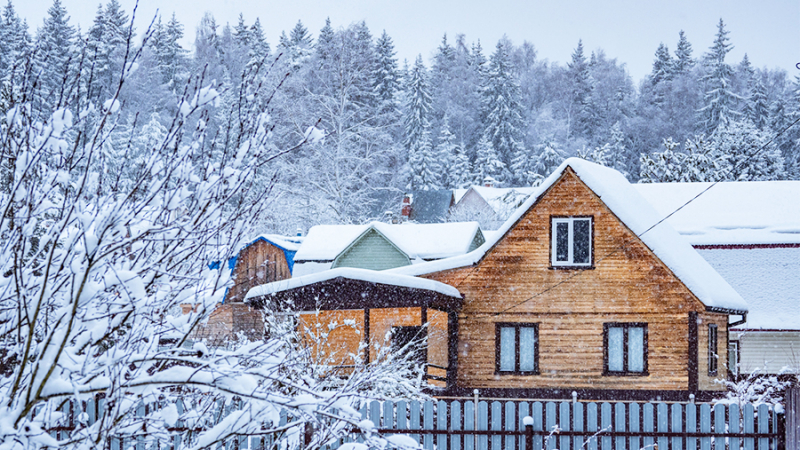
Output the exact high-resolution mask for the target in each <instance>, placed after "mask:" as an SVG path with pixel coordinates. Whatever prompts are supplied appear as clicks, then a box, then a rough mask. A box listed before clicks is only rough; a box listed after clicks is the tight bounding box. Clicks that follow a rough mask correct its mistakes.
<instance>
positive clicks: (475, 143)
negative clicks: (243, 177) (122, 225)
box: [0, 0, 800, 232]
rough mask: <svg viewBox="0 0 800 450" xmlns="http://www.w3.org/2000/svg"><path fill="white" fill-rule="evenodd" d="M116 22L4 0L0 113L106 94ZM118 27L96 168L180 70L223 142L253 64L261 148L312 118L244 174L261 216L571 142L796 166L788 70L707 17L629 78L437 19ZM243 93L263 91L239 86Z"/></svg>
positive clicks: (219, 149) (709, 164) (640, 174)
mask: <svg viewBox="0 0 800 450" xmlns="http://www.w3.org/2000/svg"><path fill="white" fill-rule="evenodd" d="M128 22H129V17H128V14H127V13H126V12H125V11H124V10H123V9H122V8H121V6H120V5H119V3H118V1H117V0H109V2H108V3H107V4H106V5H104V6H101V7H100V8H99V9H98V11H97V14H96V17H95V19H94V22H93V24H92V26H91V28H89V30H88V31H87V32H85V33H83V32H81V31H80V30H77V29H76V28H75V27H74V26H73V25H71V24H70V20H69V16H68V13H67V11H66V10H65V8H64V7H63V6H62V5H61V3H60V1H59V0H54V2H53V5H52V6H51V8H50V9H49V11H48V16H47V18H46V19H45V20H44V22H43V23H42V25H40V26H39V27H37V29H36V31H35V33H33V34H34V36H31V32H30V31H29V30H28V25H27V24H26V22H25V21H23V20H21V19H20V18H19V17H18V16H17V14H16V12H15V11H14V7H13V4H12V3H11V2H10V1H9V2H8V4H7V5H6V6H5V8H4V10H3V12H2V21H0V77H2V99H1V102H0V108H2V112H3V113H5V111H7V110H9V109H10V108H11V107H12V106H14V105H16V104H18V103H20V102H30V104H31V107H32V108H33V109H34V111H35V112H36V113H38V114H41V115H42V116H47V115H48V114H50V113H51V112H52V111H53V110H55V109H57V108H58V105H59V101H60V100H59V99H60V98H63V97H64V96H65V95H69V94H68V92H66V91H68V90H69V89H85V90H86V92H88V93H89V98H91V99H93V101H94V102H96V104H95V105H94V110H95V111H101V110H103V108H108V107H109V105H108V104H107V103H108V99H110V98H113V97H114V96H115V95H117V93H116V90H117V86H116V80H117V79H118V77H119V74H120V73H121V71H122V70H123V67H122V64H123V61H124V58H125V55H126V53H128V52H132V51H137V50H139V48H137V47H136V45H140V44H141V42H142V40H141V39H133V40H131V41H130V42H131V44H132V48H129V46H128V42H129V41H128V33H129V23H128ZM144 22H145V21H142V23H144ZM133 31H134V34H137V33H138V37H140V38H141V37H147V39H146V40H145V44H144V47H143V48H141V51H142V57H141V59H140V62H139V64H138V66H137V67H131V68H126V70H129V71H131V72H132V71H133V70H135V73H133V74H132V75H131V76H130V77H129V84H128V85H127V86H126V87H125V88H124V89H123V90H122V91H120V92H119V95H118V98H119V101H120V102H121V104H122V105H123V106H124V107H123V108H122V109H121V110H120V114H119V117H117V118H116V120H117V122H118V123H117V126H116V127H115V132H114V134H113V136H112V138H111V139H110V143H109V151H108V152H109V154H108V158H107V166H106V167H104V168H102V169H101V170H99V171H100V174H99V176H101V177H103V176H110V175H108V173H113V174H114V175H115V176H117V177H122V178H123V180H122V181H124V172H125V166H126V164H129V163H122V162H120V161H123V160H125V161H136V159H137V158H141V157H142V156H143V155H145V154H146V153H147V149H148V145H149V144H148V142H157V141H159V140H160V139H164V136H163V133H164V130H165V127H164V125H165V124H168V123H167V122H168V121H169V120H172V118H173V116H174V114H175V112H176V111H178V110H179V109H180V107H181V103H180V99H181V98H182V96H183V95H184V93H185V92H186V90H187V89H189V88H190V87H191V86H200V85H203V86H205V85H214V87H216V88H217V89H218V90H219V91H220V92H223V94H222V98H221V102H220V104H219V105H218V106H217V107H216V108H211V110H210V112H209V113H208V114H207V115H206V116H204V118H203V120H201V122H202V123H199V124H198V126H203V127H210V128H211V129H215V130H217V134H216V136H218V138H216V139H214V141H213V142H210V143H208V152H207V153H208V157H209V158H212V159H213V158H215V157H219V155H222V154H225V153H226V152H229V151H231V149H235V147H236V145H237V143H236V142H235V141H236V139H235V136H236V132H235V128H236V124H231V123H230V122H227V123H226V122H224V121H223V120H222V119H221V117H223V116H224V117H229V115H227V114H223V113H224V112H229V111H230V110H231V108H234V107H238V106H237V105H240V104H241V102H239V101H238V99H240V98H243V97H247V96H248V93H247V92H242V91H241V89H240V87H241V86H242V81H241V80H242V79H243V77H244V76H252V75H253V74H257V76H259V77H261V80H262V82H263V83H266V84H267V85H269V86H272V87H274V88H276V89H275V97H274V98H273V99H271V102H270V103H269V105H270V107H269V108H270V109H269V110H268V111H264V112H265V113H266V114H267V115H268V117H269V126H270V127H271V130H272V133H273V144H274V145H275V148H276V149H281V148H289V147H291V146H293V145H295V144H296V143H297V142H298V141H300V140H302V139H303V137H304V135H305V133H306V132H307V130H308V127H309V126H312V125H314V124H317V126H318V128H321V129H323V130H325V133H326V137H325V138H324V139H322V140H319V141H316V142H314V143H313V144H311V145H308V146H305V147H304V148H303V149H301V150H300V151H298V152H295V153H291V154H288V155H286V156H285V157H283V158H281V159H279V160H277V161H274V162H272V163H271V164H269V165H265V166H264V168H263V174H262V177H263V179H260V180H254V182H260V183H274V191H273V192H274V193H275V194H276V195H275V207H274V208H273V211H274V212H273V216H272V217H268V218H265V219H264V220H265V224H264V226H265V227H269V228H273V229H275V231H283V232H287V231H293V230H294V227H295V226H296V225H297V224H304V225H306V226H307V225H310V224H314V223H319V222H331V221H340V222H350V221H362V220H365V219H367V218H370V217H368V216H369V214H371V211H373V210H374V207H375V204H374V203H375V201H376V198H380V197H381V195H380V192H381V191H389V192H392V191H394V192H397V191H402V190H406V189H443V188H447V189H451V188H462V187H465V186H468V185H470V184H474V183H480V182H481V181H482V180H483V179H485V178H486V177H492V178H494V179H495V180H496V181H497V183H499V184H500V185H507V186H511V185H531V184H536V183H538V182H539V180H541V178H542V177H543V176H546V175H547V174H548V173H549V172H550V171H551V170H552V169H553V168H554V167H555V166H557V165H558V164H559V163H560V162H561V161H562V160H563V159H564V158H565V157H568V156H572V155H579V156H582V157H584V158H587V159H590V160H594V161H596V162H598V163H601V164H605V165H608V166H612V167H614V168H616V169H618V170H620V171H622V172H623V173H625V174H626V175H627V176H628V177H629V178H630V179H631V180H632V181H636V180H641V181H704V180H716V179H721V180H761V179H786V178H790V179H797V178H799V177H800V150H798V140H800V125H798V126H795V127H792V128H790V129H789V130H788V131H787V132H785V133H783V134H781V135H780V136H777V137H776V135H777V134H778V133H779V132H780V131H782V130H784V129H785V128H786V127H787V126H789V125H790V124H791V123H793V122H794V121H795V120H797V119H798V118H800V78H795V79H794V80H790V79H789V78H788V76H787V74H786V72H785V71H783V70H779V69H758V68H754V67H753V66H752V64H751V63H750V61H749V59H748V57H747V56H746V55H745V57H744V59H743V60H742V61H741V62H739V63H735V64H734V63H731V62H730V61H728V60H727V58H726V56H727V54H728V52H729V51H730V50H731V48H732V44H731V42H730V38H729V36H728V31H727V30H726V28H725V25H724V23H723V22H722V20H720V22H719V23H718V24H717V34H716V39H715V40H714V42H713V43H712V44H711V45H710V46H709V47H708V50H707V51H706V52H705V53H703V54H700V55H697V54H695V51H694V49H693V47H692V45H691V44H690V42H689V39H688V37H687V36H686V34H685V33H684V32H683V31H680V32H679V33H677V36H676V38H677V40H676V45H675V50H674V51H671V50H670V49H669V47H668V45H666V44H661V45H659V46H658V48H657V49H655V58H654V61H653V70H652V72H651V73H650V74H649V75H648V76H646V77H645V79H643V80H641V81H640V82H639V83H638V85H637V84H635V83H634V81H633V80H632V79H631V77H630V75H629V74H628V73H627V71H626V69H625V65H624V64H623V63H621V62H618V61H617V60H616V59H614V58H611V57H609V56H607V55H606V54H605V53H604V52H603V51H602V50H595V51H587V49H585V48H584V44H583V42H581V41H578V43H577V46H576V47H575V50H574V51H573V53H572V55H571V57H570V60H569V62H568V63H567V64H566V65H560V64H558V63H553V62H549V61H547V60H542V59H540V58H538V57H537V52H536V49H535V47H534V45H533V44H531V43H529V42H523V43H522V44H520V45H515V44H513V43H512V42H511V41H509V40H508V39H505V38H504V39H501V40H500V41H499V42H497V43H496V45H495V46H494V47H493V49H492V50H491V51H490V52H486V53H489V55H488V57H487V55H486V54H485V51H484V49H483V48H482V46H481V43H480V42H469V41H468V40H467V37H465V36H464V35H458V36H455V38H454V39H449V38H448V36H446V35H445V36H444V37H443V38H442V40H441V42H440V43H439V45H438V47H437V48H436V50H435V53H434V56H433V59H432V60H430V61H427V62H426V61H425V60H424V59H423V58H422V57H421V56H420V57H417V58H416V60H415V61H413V62H408V61H404V62H402V63H400V62H399V61H398V60H397V58H396V53H395V50H394V45H393V42H392V39H391V37H390V36H389V35H388V34H387V33H386V32H385V31H384V32H382V33H380V35H379V36H377V37H376V36H374V35H373V33H372V31H370V30H369V28H368V27H367V24H366V23H363V22H361V23H355V24H351V25H347V26H343V25H337V26H334V25H333V24H331V23H330V21H327V22H326V24H325V26H324V27H323V28H322V29H321V30H319V32H318V33H316V37H314V36H313V35H312V33H311V32H310V31H309V30H308V29H306V27H305V26H304V25H303V24H302V22H300V21H298V23H297V24H296V25H295V26H294V27H293V28H292V29H291V30H289V32H288V33H286V32H284V33H283V34H281V37H280V40H279V42H278V43H277V45H276V46H275V47H274V48H273V47H271V46H270V45H269V43H267V41H266V39H265V38H264V30H263V29H262V27H261V24H260V21H259V20H258V18H249V17H245V16H243V15H240V16H239V19H238V22H237V23H236V24H233V25H231V24H225V25H222V26H221V25H220V24H218V23H216V21H215V20H214V18H213V17H212V16H211V15H208V14H207V15H206V16H204V17H203V19H202V20H201V22H200V23H199V24H198V25H197V27H196V31H195V39H194V47H193V48H191V49H186V48H183V47H182V46H181V44H180V42H181V41H182V39H183V36H184V26H183V25H182V24H181V23H180V22H179V20H178V19H177V18H176V16H175V15H174V14H173V15H172V16H171V17H170V18H169V19H168V20H162V18H160V17H159V18H157V19H156V20H155V22H154V25H153V30H152V33H150V34H147V33H146V32H145V30H143V29H140V28H136V29H134V30H133ZM423 53H425V52H424V51H423ZM26 56H30V58H26ZM87 73H88V75H90V76H87ZM78 74H83V75H84V76H82V77H78V76H77V75H78ZM32 79H35V82H37V83H39V84H40V86H41V88H40V89H39V90H38V92H41V95H40V96H39V98H35V99H21V98H17V96H15V86H16V85H18V84H19V83H21V82H23V81H24V80H27V82H31V80H32ZM70 79H75V80H81V81H80V82H76V83H69V82H68V81H69V80H70ZM86 80H91V81H86ZM187 86H189V88H187ZM247 104H248V105H249V107H253V108H258V107H259V105H260V104H265V103H259V100H258V99H250V98H249V97H248V102H247ZM76 113H78V112H77V111H76ZM4 115H5V114H3V116H4ZM265 117H266V116H265ZM240 126H241V124H240ZM773 138H774V139H773ZM770 141H772V142H770ZM768 142H770V143H769V145H767V143H768ZM122 148H124V149H125V150H124V152H123V150H121V149H122ZM372 218H374V217H372Z"/></svg>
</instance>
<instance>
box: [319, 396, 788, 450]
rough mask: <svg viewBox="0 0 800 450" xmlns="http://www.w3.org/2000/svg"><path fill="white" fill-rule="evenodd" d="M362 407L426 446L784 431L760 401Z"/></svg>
mask: <svg viewBox="0 0 800 450" xmlns="http://www.w3.org/2000/svg"><path fill="white" fill-rule="evenodd" d="M362 414H363V415H365V417H366V418H368V419H370V420H371V421H372V422H373V423H374V424H375V425H376V426H377V427H378V431H379V432H380V433H382V434H387V435H388V434H406V435H409V436H411V437H412V438H414V439H415V440H416V441H417V442H419V443H421V444H422V445H423V447H424V448H425V449H428V450H432V449H434V448H435V449H437V450H529V449H530V450H539V449H547V450H554V449H558V450H579V449H587V450H629V449H630V450H638V449H642V448H647V449H658V450H684V449H686V450H694V449H700V450H711V449H714V450H722V449H725V450H733V449H743V450H756V449H757V450H768V449H771V450H778V449H779V445H780V446H782V441H783V435H784V434H783V430H782V428H783V427H782V421H781V419H782V417H781V416H779V415H778V414H777V413H776V411H775V408H773V407H770V406H769V405H764V404H762V405H759V406H758V407H754V406H753V405H751V404H745V405H743V407H741V408H740V407H739V406H738V405H722V404H718V405H715V406H714V405H710V404H693V403H689V404H680V403H672V404H667V403H643V404H640V403H623V402H619V403H608V402H604V403H594V402H593V403H582V402H524V401H523V402H520V401H513V402H512V401H507V402H501V401H492V402H487V401H479V402H478V403H477V410H476V408H475V403H474V402H473V401H466V402H462V401H452V402H446V401H439V402H435V403H434V402H426V403H423V404H420V403H418V402H397V403H396V404H393V403H392V402H384V403H378V402H372V403H370V404H369V406H368V408H366V411H364V412H362ZM526 422H527V424H526ZM526 425H527V426H526ZM333 447H334V448H336V446H333Z"/></svg>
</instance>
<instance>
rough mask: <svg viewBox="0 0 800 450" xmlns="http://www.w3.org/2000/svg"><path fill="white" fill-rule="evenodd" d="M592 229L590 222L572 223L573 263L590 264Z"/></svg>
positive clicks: (576, 221)
mask: <svg viewBox="0 0 800 450" xmlns="http://www.w3.org/2000/svg"><path fill="white" fill-rule="evenodd" d="M590 241H591V227H590V226H589V220H588V219H587V220H575V221H573V222H572V262H574V263H575V264H588V263H589V255H590V253H591V242H590Z"/></svg>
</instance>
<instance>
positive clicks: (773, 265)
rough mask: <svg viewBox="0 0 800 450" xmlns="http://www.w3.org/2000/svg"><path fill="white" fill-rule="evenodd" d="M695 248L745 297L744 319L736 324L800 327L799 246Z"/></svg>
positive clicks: (752, 327) (797, 328)
mask: <svg viewBox="0 0 800 450" xmlns="http://www.w3.org/2000/svg"><path fill="white" fill-rule="evenodd" d="M698 252H699V253H700V255H701V256H703V258H705V259H706V260H707V261H708V262H709V264H711V266H712V267H714V268H715V269H716V270H717V272H719V274H720V275H722V277H723V278H725V279H726V280H728V283H730V284H731V286H733V287H734V289H736V292H738V293H740V294H741V295H742V297H744V299H745V300H747V307H748V310H749V312H748V313H747V322H745V323H744V324H742V325H737V326H736V327H735V328H738V329H762V330H800V248H797V247H795V248H714V249H702V250H698ZM797 350H800V349H797Z"/></svg>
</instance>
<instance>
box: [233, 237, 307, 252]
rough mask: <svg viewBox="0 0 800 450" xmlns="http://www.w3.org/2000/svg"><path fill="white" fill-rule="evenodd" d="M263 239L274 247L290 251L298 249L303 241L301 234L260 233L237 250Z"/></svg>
mask: <svg viewBox="0 0 800 450" xmlns="http://www.w3.org/2000/svg"><path fill="white" fill-rule="evenodd" d="M261 239H263V240H265V241H267V242H269V243H271V244H273V245H275V246H276V247H280V248H282V249H283V250H288V251H290V252H296V251H297V250H298V249H300V245H301V244H302V243H303V239H305V238H304V237H303V236H282V235H280V234H260V235H258V236H256V237H255V238H253V239H251V240H250V242H248V243H247V244H246V245H244V246H243V247H242V248H241V249H240V250H239V251H241V250H244V248H245V247H248V246H250V245H252V244H253V243H254V242H256V241H258V240H261Z"/></svg>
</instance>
